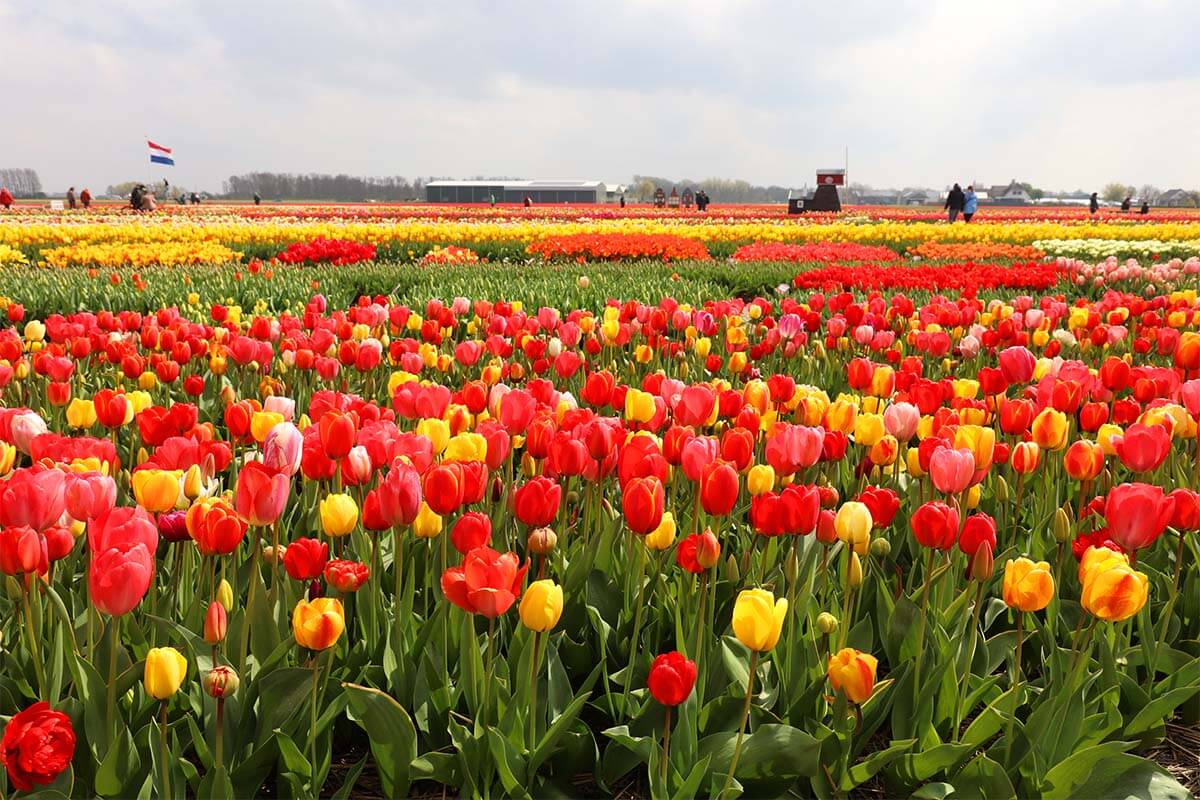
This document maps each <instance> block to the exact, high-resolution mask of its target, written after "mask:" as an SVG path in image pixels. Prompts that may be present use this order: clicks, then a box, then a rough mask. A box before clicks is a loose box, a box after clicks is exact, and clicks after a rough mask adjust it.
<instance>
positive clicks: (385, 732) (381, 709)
mask: <svg viewBox="0 0 1200 800" xmlns="http://www.w3.org/2000/svg"><path fill="white" fill-rule="evenodd" d="M343 686H344V688H345V689H346V695H347V696H348V698H349V701H350V718H351V719H353V720H354V721H355V722H357V723H358V724H359V725H360V726H362V729H363V730H365V731H366V732H367V736H368V738H369V739H370V740H371V756H372V758H373V759H374V760H375V766H376V769H378V771H379V778H380V781H382V783H383V788H384V793H385V794H387V795H388V796H389V797H404V796H405V795H407V794H408V789H409V785H410V782H411V776H410V766H411V764H412V762H413V759H415V758H416V757H417V729H416V728H415V727H414V726H413V722H412V718H411V717H409V715H408V712H407V711H405V710H404V707H403V706H401V705H400V704H399V703H397V702H396V701H395V700H394V699H393V698H392V697H390V696H389V695H386V694H384V693H383V692H381V691H379V690H378V689H371V688H368V687H366V686H359V685H357V684H353V683H346V684H343Z"/></svg>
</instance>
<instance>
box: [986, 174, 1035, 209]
mask: <svg viewBox="0 0 1200 800" xmlns="http://www.w3.org/2000/svg"><path fill="white" fill-rule="evenodd" d="M987 199H988V200H989V201H991V202H994V203H1001V204H1007V205H1012V204H1016V203H1029V202H1032V200H1033V198H1032V197H1030V196H1029V192H1027V191H1025V187H1024V186H1022V185H1021V184H1019V183H1017V181H1016V179H1013V180H1011V181H1009V182H1008V185H1007V186H1005V185H1003V184H997V185H995V186H992V187H990V188H988V190H987Z"/></svg>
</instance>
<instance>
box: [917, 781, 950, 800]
mask: <svg viewBox="0 0 1200 800" xmlns="http://www.w3.org/2000/svg"><path fill="white" fill-rule="evenodd" d="M952 794H954V787H953V786H951V785H950V784H948V783H927V784H925V785H924V786H922V787H921V788H920V789H917V790H916V791H915V792H913V793H912V794H910V795H909V800H946V798H947V797H949V796H950V795H952Z"/></svg>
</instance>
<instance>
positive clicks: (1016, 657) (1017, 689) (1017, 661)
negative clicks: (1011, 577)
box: [1004, 611, 1025, 765]
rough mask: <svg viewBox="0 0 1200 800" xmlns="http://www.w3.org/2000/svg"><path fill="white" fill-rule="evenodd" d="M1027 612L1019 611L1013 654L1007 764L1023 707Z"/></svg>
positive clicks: (1005, 740) (1006, 746) (1005, 739)
mask: <svg viewBox="0 0 1200 800" xmlns="http://www.w3.org/2000/svg"><path fill="white" fill-rule="evenodd" d="M1024 634H1025V614H1024V613H1023V612H1021V611H1018V612H1017V650H1016V653H1014V654H1013V677H1012V692H1013V707H1012V713H1011V714H1009V717H1008V726H1007V729H1006V731H1005V734H1004V763H1005V765H1007V764H1008V763H1009V759H1010V757H1011V756H1012V745H1013V726H1014V724H1015V723H1016V721H1017V709H1018V708H1020V707H1021V646H1022V645H1023V644H1025V637H1024Z"/></svg>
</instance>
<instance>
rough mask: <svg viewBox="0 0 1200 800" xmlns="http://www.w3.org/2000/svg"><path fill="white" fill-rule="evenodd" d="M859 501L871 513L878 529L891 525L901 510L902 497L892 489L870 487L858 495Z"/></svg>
mask: <svg viewBox="0 0 1200 800" xmlns="http://www.w3.org/2000/svg"><path fill="white" fill-rule="evenodd" d="M858 500H859V502H860V503H862V504H864V505H865V506H866V507H867V509H868V510H869V511H870V512H871V521H872V522H874V524H875V528H876V529H881V528H886V527H887V526H888V525H891V524H892V520H893V519H895V517H896V512H897V511H899V510H900V497H899V496H898V495H897V494H896V493H895V492H894V491H892V490H891V489H883V488H880V487H878V486H868V487H866V488H865V489H863V490H862V492H861V493H860V494H859V495H858Z"/></svg>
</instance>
